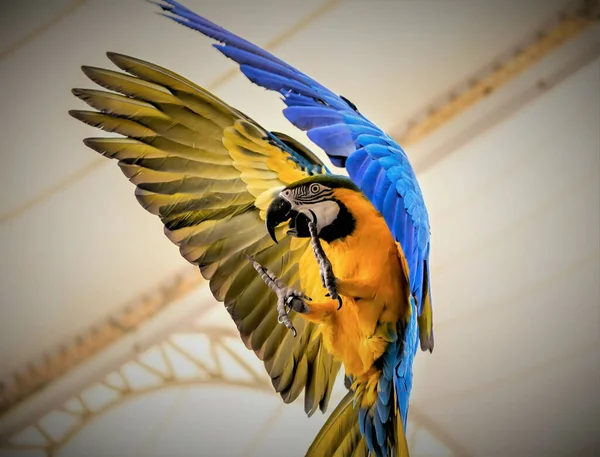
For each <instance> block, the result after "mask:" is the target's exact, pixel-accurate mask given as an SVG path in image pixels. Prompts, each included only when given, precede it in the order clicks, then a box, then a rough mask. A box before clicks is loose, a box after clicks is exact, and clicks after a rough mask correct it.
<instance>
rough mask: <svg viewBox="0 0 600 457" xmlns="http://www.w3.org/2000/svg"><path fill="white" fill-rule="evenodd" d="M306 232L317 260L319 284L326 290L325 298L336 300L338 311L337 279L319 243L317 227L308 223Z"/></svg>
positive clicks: (339, 302)
mask: <svg viewBox="0 0 600 457" xmlns="http://www.w3.org/2000/svg"><path fill="white" fill-rule="evenodd" d="M308 230H309V231H310V237H311V245H312V248H313V252H314V254H315V257H316V258H317V263H318V264H319V271H320V273H321V283H322V284H323V287H324V288H325V289H327V294H326V295H325V296H326V297H331V298H332V299H334V300H337V301H338V309H340V308H341V307H342V297H340V295H339V294H338V292H337V287H336V285H337V278H336V277H335V274H334V273H333V267H332V266H331V262H330V261H329V259H328V258H327V255H326V254H325V251H324V250H323V247H322V246H321V242H320V241H319V235H318V231H317V225H316V224H315V223H314V222H313V221H309V222H308Z"/></svg>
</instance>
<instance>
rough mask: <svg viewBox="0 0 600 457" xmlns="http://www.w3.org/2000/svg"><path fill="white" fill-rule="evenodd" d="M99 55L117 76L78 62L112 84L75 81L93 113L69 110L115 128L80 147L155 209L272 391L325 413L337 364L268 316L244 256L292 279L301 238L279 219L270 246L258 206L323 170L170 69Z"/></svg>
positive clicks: (311, 333) (303, 332)
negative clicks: (110, 162)
mask: <svg viewBox="0 0 600 457" xmlns="http://www.w3.org/2000/svg"><path fill="white" fill-rule="evenodd" d="M108 56H109V58H110V59H111V60H112V61H113V62H114V63H115V64H116V65H117V66H118V67H119V68H120V69H121V70H124V71H125V72H126V73H121V72H117V71H112V70H106V69H101V68H94V67H83V71H84V72H85V74H86V75H87V76H88V77H89V78H90V79H91V80H92V81H94V82H95V83H97V84H98V85H100V86H102V87H103V88H105V89H108V90H109V91H111V92H107V91H102V90H90V89H74V90H73V93H74V94H75V95H76V96H77V97H79V98H80V99H82V100H83V101H85V102H86V103H87V104H88V105H90V106H91V107H92V108H94V109H95V110H94V111H82V110H76V111H71V112H70V113H71V115H72V116H73V117H75V118H77V119H79V120H80V121H83V122H85V123H87V124H89V125H92V126H95V127H98V128H101V129H103V130H106V131H108V132H113V133H117V134H120V135H122V136H119V137H105V138H88V139H86V140H84V141H85V144H86V145H87V146H89V147H90V148H92V149H94V150H95V151H97V152H99V153H100V154H102V155H104V156H106V157H109V158H111V159H116V160H118V163H119V167H120V168H121V170H122V171H123V173H124V174H125V176H127V178H128V179H129V180H130V181H131V182H132V183H134V184H135V185H136V190H135V194H136V197H137V199H138V201H139V202H140V204H141V205H142V206H143V207H144V208H145V209H146V210H147V211H149V212H151V213H153V214H155V215H157V216H158V217H160V219H161V220H162V222H163V223H164V226H165V233H166V235H167V236H168V238H169V239H170V240H171V241H172V242H173V243H175V244H176V245H177V246H179V249H180V252H181V255H182V256H183V257H184V258H185V259H187V260H188V261H189V262H191V263H193V264H196V265H198V266H199V268H200V271H201V272H202V275H203V276H204V278H206V279H207V280H208V281H209V286H210V289H211V291H212V293H213V295H214V296H215V298H216V299H217V300H219V301H221V302H223V303H224V304H225V307H226V309H227V311H228V312H229V313H230V315H231V317H232V318H233V320H234V321H235V323H236V325H237V327H238V330H239V332H240V335H241V337H242V339H243V341H244V343H245V344H246V346H247V347H248V348H250V349H252V350H253V351H254V352H255V353H256V354H257V356H258V357H259V358H260V359H261V360H262V361H263V362H264V365H265V368H266V370H267V372H268V374H269V376H270V377H271V380H272V383H273V386H274V388H275V390H276V391H277V392H279V393H280V394H281V396H282V398H283V400H284V401H285V402H292V401H294V400H295V399H296V398H297V397H298V396H299V395H300V393H301V392H302V391H303V390H304V391H305V410H306V412H307V414H309V415H311V414H313V413H314V412H315V411H316V410H317V409H321V410H322V411H325V409H326V408H327V403H328V401H329V397H330V394H331V390H332V388H333V383H334V381H335V378H336V375H337V373H338V371H339V368H340V364H339V363H338V362H336V361H334V360H333V358H332V356H331V355H330V354H329V353H328V352H327V351H326V350H325V349H324V347H323V345H322V343H321V335H320V333H319V332H318V331H317V329H316V327H315V325H314V324H311V323H308V322H306V321H305V320H304V319H302V318H301V317H300V316H298V315H295V314H294V313H293V312H292V314H291V315H290V317H291V319H292V321H293V323H294V325H295V327H296V329H297V331H298V336H297V338H294V337H293V335H292V334H291V332H289V331H288V330H287V329H286V327H285V326H283V325H278V323H277V312H276V307H275V305H276V296H275V295H274V294H273V293H272V292H271V291H270V290H269V289H268V288H267V287H266V286H265V284H264V283H263V282H262V280H261V279H260V278H259V276H258V275H257V274H256V272H255V271H254V269H253V267H252V265H251V264H250V262H248V260H247V256H248V255H250V256H252V257H254V258H255V259H256V260H257V261H258V262H260V263H261V264H262V265H264V266H266V267H267V268H269V269H270V270H272V271H273V272H274V273H275V274H276V275H277V276H279V277H280V278H282V279H283V280H284V281H285V282H286V283H288V284H289V285H290V286H292V287H299V282H300V280H299V271H298V261H299V259H300V257H301V256H302V255H303V253H304V252H305V251H306V249H308V248H309V245H308V242H307V240H298V239H292V238H291V237H289V236H287V235H286V233H285V231H286V229H285V228H284V227H280V228H278V233H277V236H278V239H280V242H279V244H274V243H273V241H272V240H271V238H270V237H269V235H268V234H267V231H266V229H265V225H264V212H265V210H266V208H267V207H268V205H269V203H270V202H271V200H272V198H273V196H274V193H275V190H276V189H278V188H281V187H282V186H285V185H287V184H290V183H292V182H295V181H297V180H299V179H303V178H305V177H306V176H308V175H309V174H311V173H321V172H323V171H324V167H323V166H322V164H321V163H320V161H318V159H316V157H315V156H314V155H313V154H312V153H310V151H308V150H306V148H304V147H303V146H301V145H299V144H297V143H295V141H294V140H293V139H291V138H289V137H284V136H283V135H281V134H275V135H273V134H270V132H268V131H266V130H265V129H263V128H262V127H260V126H259V125H258V124H256V122H254V121H252V120H251V119H250V118H248V117H247V116H245V115H244V114H243V113H241V112H239V111H238V110H236V109H234V108H232V107H230V106H229V105H227V104H226V103H225V102H224V101H222V100H220V99H219V98H217V97H216V96H214V95H213V94H211V93H210V92H208V91H206V90H205V89H202V88H201V87H199V86H197V85H195V84H193V83H191V82H190V81H187V80H186V79H184V78H182V77H181V76H179V75H177V74H175V73H173V72H171V71H169V70H166V69H164V68H161V67H159V66H157V65H154V64H151V63H148V62H144V61H142V60H139V59H135V58H131V57H127V56H123V55H119V54H113V53H109V54H108ZM280 138H281V139H280Z"/></svg>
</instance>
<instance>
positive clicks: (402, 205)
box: [69, 0, 434, 457]
mask: <svg viewBox="0 0 600 457" xmlns="http://www.w3.org/2000/svg"><path fill="white" fill-rule="evenodd" d="M152 3H155V5H158V7H160V10H159V13H160V14H162V15H164V16H166V17H167V18H169V19H171V20H173V21H175V22H177V23H179V24H181V25H184V26H186V27H188V28H189V29H192V30H194V31H196V32H200V33H201V34H203V35H205V36H206V37H208V38H211V39H212V40H214V41H215V42H216V43H214V44H213V46H214V47H215V48H216V49H217V50H218V51H220V52H221V53H222V54H224V55H225V56H226V57H227V58H229V59H231V60H233V61H234V62H236V63H237V64H239V68H240V70H241V72H242V73H243V74H244V75H245V76H246V77H247V78H248V79H249V80H250V81H251V82H252V83H254V84H256V85H258V86H262V87H263V88H266V89H268V90H271V91H274V92H277V93H278V94H279V95H280V96H281V99H282V101H283V103H284V105H285V107H284V109H283V115H284V116H285V118H287V120H289V121H290V122H291V123H292V124H293V125H294V126H296V127H297V128H299V129H300V130H302V131H305V132H306V134H307V136H308V138H309V139H310V140H312V142H313V143H314V144H315V145H317V146H318V147H320V148H321V149H322V150H323V151H324V152H325V154H326V156H327V158H328V161H329V162H330V164H332V165H333V166H335V167H337V168H341V169H342V170H345V174H344V173H343V172H342V173H338V174H335V173H333V172H331V170H330V168H329V167H328V165H327V163H326V162H327V160H325V161H324V160H321V159H320V158H319V156H318V155H317V154H315V153H314V152H313V151H311V150H310V149H309V148H308V147H306V146H305V145H303V144H301V143H300V142H299V141H297V140H296V139H294V138H293V137H291V136H289V135H286V134H284V133H281V132H275V131H269V130H267V129H266V128H264V127H262V126H261V125H259V124H258V123H257V122H255V121H254V120H253V119H252V118H251V117H249V116H247V115H246V114H244V113H242V112H241V111H239V110H238V109H236V108H234V107H233V106H231V105H229V104H228V103H226V102H225V101H223V100H221V99H220V98H218V97H217V96H216V95H215V94H213V93H211V92H209V91H208V90H206V89H204V88H202V87H201V86H199V85H196V84H194V83H193V82H191V81H189V80H187V79H185V78H184V77H182V76H180V75H178V74H176V73H175V72H173V71H170V70H168V69H166V68H163V67H161V66H159V65H156V64H153V63H150V62H147V61H144V60H141V59H138V58H135V57H130V56H127V55H123V54H119V53H114V52H108V53H107V56H108V58H109V59H110V60H111V61H112V63H113V64H114V65H116V67H117V68H118V70H111V69H104V68H99V67H91V66H82V70H83V72H84V73H85V75H86V76H87V77H88V78H89V79H90V80H91V81H93V82H94V83H96V84H97V85H98V86H100V87H101V89H80V88H76V89H73V90H72V92H73V94H74V95H75V96H76V97H78V98H79V99H81V100H82V101H83V102H85V103H87V104H88V105H89V106H90V107H91V108H92V109H91V110H89V109H85V110H82V109H78V110H71V111H69V113H70V114H71V116H73V117H74V118H76V119H78V120H79V121H82V122H84V123H86V124H88V125H91V126H94V127H97V128H100V129H102V130H105V131H108V132H112V133H116V134H118V135H117V136H114V135H113V136H110V137H93V138H86V139H84V140H83V141H84V144H85V145H87V146H88V147H89V148H91V149H93V150H95V151H97V152H98V153H100V154H102V155H103V156H105V157H107V158H110V159H114V160H116V161H117V162H118V166H119V167H120V169H121V171H122V172H123V174H124V175H125V176H126V177H127V178H128V179H129V181H130V182H132V183H133V184H134V185H135V196H136V198H137V200H138V202H139V203H140V204H141V206H142V207H143V208H144V209H145V210H147V211H148V212H150V213H152V214H154V215H156V216H158V217H159V218H160V220H161V221H162V223H163V225H164V232H165V234H166V236H167V237H168V238H169V239H170V240H171V241H172V242H173V243H174V244H175V245H176V246H178V248H179V251H180V253H181V255H182V256H183V257H184V258H185V259H186V260H187V261H189V262H190V263H192V264H193V265H195V266H197V267H198V268H199V270H200V273H201V274H202V276H203V277H204V278H205V279H206V280H207V282H208V286H209V287H210V291H211V293H212V294H213V296H214V297H215V299H216V300H217V301H220V302H222V303H223V304H224V306H225V308H226V310H227V311H228V313H229V314H230V316H231V318H232V319H233V321H234V322H235V324H236V326H237V329H238V331H239V334H240V337H241V339H242V341H243V342H244V343H245V345H246V347H247V348H248V349H250V350H252V351H254V353H255V354H256V356H257V357H258V358H259V359H260V360H262V362H263V364H264V367H265V370H266V372H267V373H268V375H269V377H270V379H271V383H272V386H273V388H274V390H275V392H277V393H278V394H279V395H280V396H281V398H282V399H283V401H284V402H285V403H291V402H293V401H295V400H296V399H298V398H299V397H300V395H301V394H302V393H304V410H305V412H306V414H307V415H308V416H309V417H310V416H312V415H313V414H314V413H315V412H316V411H317V410H320V411H321V412H323V413H325V412H326V411H327V409H328V403H329V399H330V396H331V392H332V389H333V386H334V383H335V381H336V378H337V375H338V373H339V372H340V370H341V369H342V367H343V370H344V383H345V386H346V388H347V393H346V394H345V396H344V398H343V399H342V400H341V401H340V403H339V404H338V405H337V406H336V407H335V409H334V410H333V411H332V413H331V414H330V415H329V417H328V419H327V421H326V422H325V424H324V426H323V427H322V428H321V430H320V431H319V433H318V434H317V436H316V437H315V438H314V440H313V442H312V444H311V445H310V447H309V449H308V450H307V453H306V455H307V456H310V457H317V456H324V457H329V456H333V455H335V456H342V457H350V456H367V455H370V456H374V457H388V456H408V455H409V449H408V444H407V440H406V425H407V418H408V411H409V399H410V393H411V389H412V384H413V370H412V367H413V360H414V357H415V355H416V353H417V350H418V348H419V346H420V348H421V350H422V351H429V352H432V351H433V347H434V335H433V311H432V300H431V286H430V270H429V254H430V224H429V215H428V212H427V208H426V206H425V202H424V199H423V194H422V192H421V189H420V187H419V184H418V181H417V177H416V175H415V172H414V170H413V168H412V166H411V164H410V161H409V159H408V157H407V155H406V152H405V151H404V149H402V147H401V146H400V145H399V144H398V143H397V142H396V141H395V140H394V139H393V138H392V137H391V136H389V135H388V134H386V133H385V132H384V131H383V130H381V129H380V128H379V127H377V126H376V125H375V124H374V123H372V122H371V121H369V120H368V119H367V118H366V117H365V116H364V115H363V114H362V113H361V112H360V111H359V109H358V108H357V106H356V105H354V104H353V103H352V102H351V101H350V100H349V99H347V98H346V97H343V96H341V95H337V94H336V93H334V92H332V91H331V90H329V89H327V88H326V87H324V86H323V85H321V84H319V83H318V82H317V81H315V80H313V79H312V78H310V77H309V76H307V75H306V74H304V73H302V72H300V71H299V70H297V69H296V68H294V67H292V66H291V65H289V64H287V63H286V62H284V61H282V60H280V59H278V58H277V57H275V56H274V55H272V54H271V53H269V52H267V51H265V50H264V49H262V48H260V47H258V46H256V45H254V44H252V43H251V42H249V41H247V40H245V39H243V38H241V37H239V36H237V35H235V34H233V33H232V32H230V31H228V30H226V29H225V28H222V27H220V26H218V25H216V24H214V23H213V22H211V21H209V20H208V19H206V18H204V17H202V16H200V15H198V14H196V13H194V12H193V11H191V10H190V9H188V8H186V7H185V6H183V5H182V4H180V3H178V2H176V1H174V0H162V1H157V2H152Z"/></svg>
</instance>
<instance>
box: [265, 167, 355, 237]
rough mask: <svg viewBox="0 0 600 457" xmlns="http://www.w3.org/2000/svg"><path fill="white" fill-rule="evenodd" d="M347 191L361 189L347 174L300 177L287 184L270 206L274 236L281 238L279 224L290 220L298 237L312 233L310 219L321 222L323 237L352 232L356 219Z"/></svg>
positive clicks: (268, 216) (319, 228) (269, 225)
mask: <svg viewBox="0 0 600 457" xmlns="http://www.w3.org/2000/svg"><path fill="white" fill-rule="evenodd" d="M344 190H345V191H350V192H352V193H355V192H356V193H360V190H359V189H358V187H356V185H355V184H354V183H353V182H352V181H351V180H350V179H349V178H347V177H345V176H332V175H317V176H311V177H309V178H305V179H303V180H301V181H297V182H295V183H294V184H292V185H290V186H288V187H286V188H284V189H283V190H281V192H279V195H277V196H276V197H275V199H274V200H273V201H272V202H271V204H270V205H269V207H268V209H267V214H266V225H267V230H268V232H269V234H270V235H271V238H273V240H275V242H277V239H276V237H275V228H276V227H277V226H278V225H279V224H281V223H283V222H287V221H290V222H289V227H290V229H289V231H288V234H289V235H292V236H296V237H298V238H308V237H310V232H309V230H308V223H309V221H313V222H314V223H315V224H316V226H317V231H318V234H319V238H321V239H323V240H325V241H327V242H331V241H333V240H336V239H339V238H344V237H346V236H348V235H349V234H351V233H352V231H353V230H354V228H355V220H354V217H353V216H352V214H351V212H350V211H349V209H348V207H347V206H346V205H345V204H344V203H343V201H342V200H343V198H340V197H341V196H342V194H343V192H344Z"/></svg>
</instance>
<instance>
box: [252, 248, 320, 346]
mask: <svg viewBox="0 0 600 457" xmlns="http://www.w3.org/2000/svg"><path fill="white" fill-rule="evenodd" d="M247 257H248V260H250V262H251V263H252V266H253V267H254V269H255V270H256V271H257V272H258V274H259V276H260V277H261V279H262V280H263V281H264V282H265V284H266V285H267V286H268V287H269V288H270V289H271V290H272V291H273V292H275V294H276V295H277V308H276V309H277V322H278V323H280V324H283V325H285V326H286V327H287V328H288V329H289V330H291V331H292V334H293V335H294V338H295V337H296V335H297V332H296V329H295V328H294V324H293V323H292V320H291V319H290V316H289V313H290V310H292V309H293V310H294V311H296V312H298V313H306V312H308V307H307V306H306V303H305V300H308V301H311V300H312V299H311V298H310V297H309V296H307V295H306V294H304V293H302V292H300V291H298V290H296V289H293V288H291V287H287V286H286V285H285V283H284V282H283V281H281V280H280V279H279V278H277V276H275V274H274V273H273V272H271V271H269V270H268V269H267V268H265V267H263V266H262V265H261V264H260V263H258V262H257V261H256V260H254V259H253V258H252V257H250V256H247Z"/></svg>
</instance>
